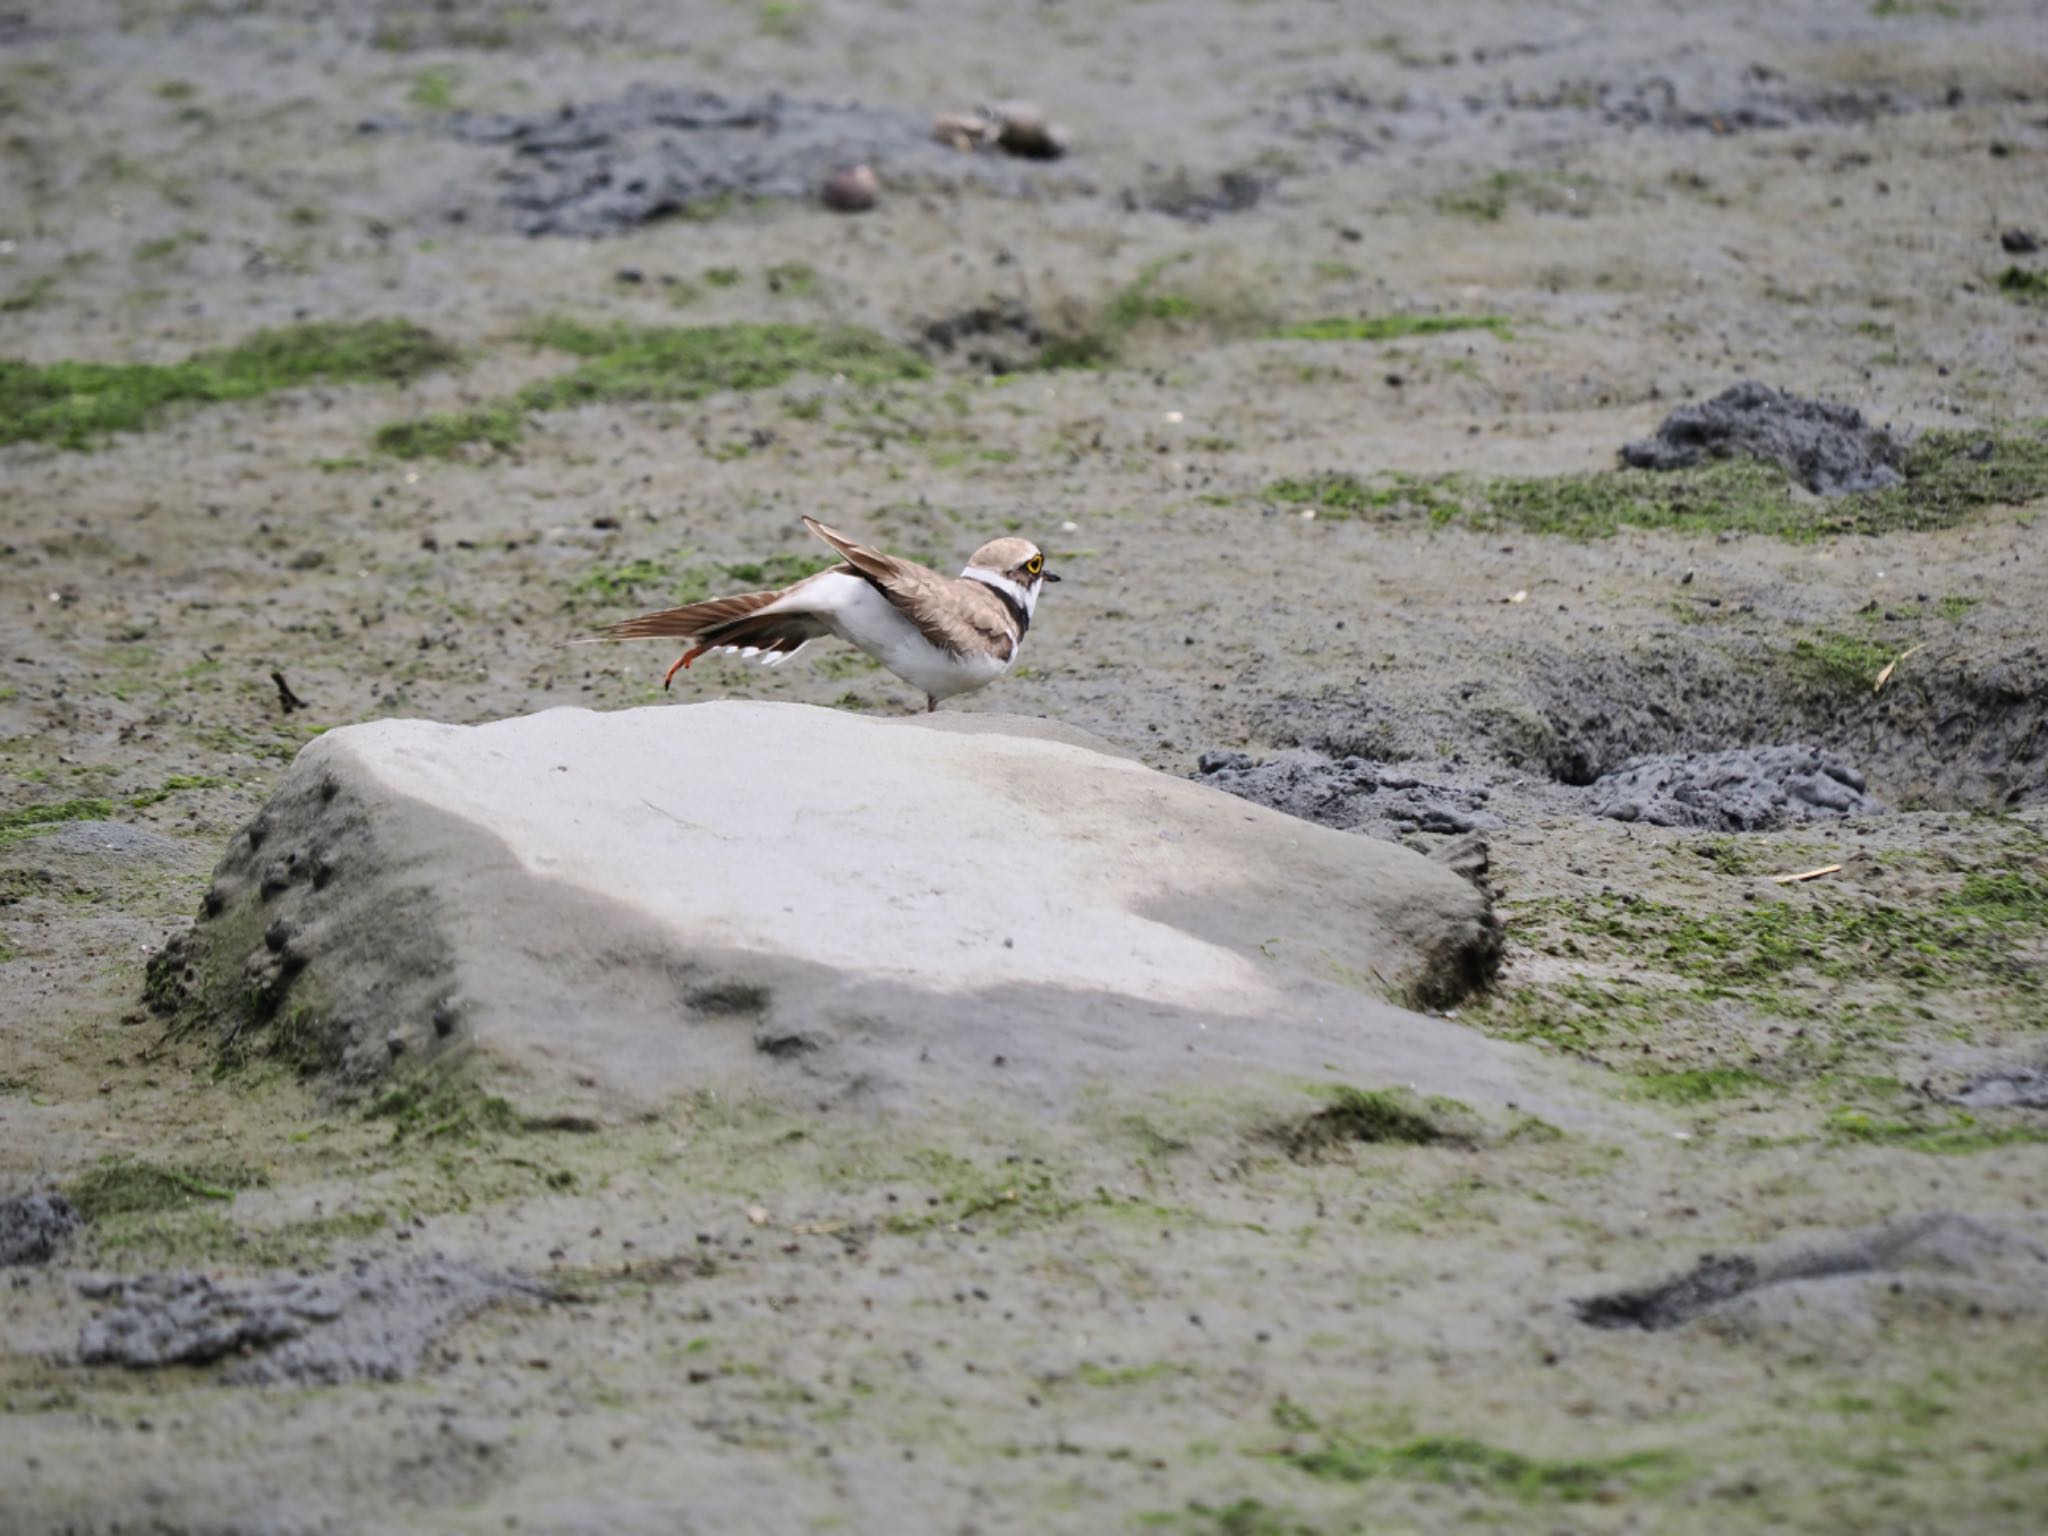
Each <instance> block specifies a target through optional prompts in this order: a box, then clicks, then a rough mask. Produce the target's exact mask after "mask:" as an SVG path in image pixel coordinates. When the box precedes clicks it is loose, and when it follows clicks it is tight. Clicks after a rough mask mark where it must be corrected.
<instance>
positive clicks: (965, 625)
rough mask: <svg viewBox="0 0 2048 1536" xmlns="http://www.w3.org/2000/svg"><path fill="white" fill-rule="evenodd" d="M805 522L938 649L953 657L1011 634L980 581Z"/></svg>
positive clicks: (999, 608)
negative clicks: (944, 573) (947, 573)
mask: <svg viewBox="0 0 2048 1536" xmlns="http://www.w3.org/2000/svg"><path fill="white" fill-rule="evenodd" d="M804 526H805V527H806V528H808V529H810V530H811V532H812V533H814V534H816V535H817V536H818V537H819V538H821V539H823V540H824V541H825V542H826V543H827V544H830V545H831V546H832V547H833V548H834V549H836V550H837V551H838V552H839V554H840V556H841V557H842V558H843V559H844V560H845V561H846V563H847V564H848V565H850V566H852V567H853V568H854V570H856V571H858V572H859V573H860V574H861V575H863V576H865V577H867V579H868V580H869V582H870V583H872V584H873V586H874V587H875V590H876V591H878V592H880V593H881V594H882V596H884V597H886V598H887V599H889V601H890V603H891V604H892V605H894V606H895V608H896V609H897V610H898V611H899V612H900V613H902V615H903V616H904V617H905V618H907V619H908V620H910V622H911V623H912V624H914V625H916V626H917V630H918V633H920V634H922V635H923V636H924V637H925V639H927V640H929V641H931V643H932V644H933V645H936V646H938V647H939V648H940V649H941V650H944V651H950V652H951V653H953V654H954V655H956V656H957V655H960V654H961V653H963V652H965V651H969V650H974V649H978V648H979V647H980V646H982V645H983V644H985V643H987V642H988V641H990V640H996V641H1000V640H1002V639H1003V638H1005V637H1012V638H1014V636H1015V634H1016V626H1015V625H1014V624H1013V623H1012V622H1011V620H1010V616H1009V614H1008V613H1007V612H1006V611H1005V610H1004V608H1003V603H1002V599H1001V598H999V597H997V596H996V595H995V593H994V592H992V591H990V590H989V589H988V588H987V587H985V586H983V585H982V584H981V583H980V582H978V581H962V580H960V579H959V578H958V577H956V576H941V575H940V574H939V573H938V572H937V571H934V570H932V569H930V568H929V567H928V566H922V565H919V564H918V563H917V562H916V561H914V560H901V559H898V558H897V557H896V556H895V555H885V554H883V553H882V552H881V551H880V550H879V549H869V548H868V547H867V546H866V545H865V544H856V543H855V542H854V541H853V540H852V539H849V538H848V537H847V536H846V535H845V534H843V533H841V532H839V531H838V530H837V529H836V528H827V527H826V526H825V525H824V524H823V523H821V522H819V521H818V520H817V519H816V518H815V517H807V518H805V519H804Z"/></svg>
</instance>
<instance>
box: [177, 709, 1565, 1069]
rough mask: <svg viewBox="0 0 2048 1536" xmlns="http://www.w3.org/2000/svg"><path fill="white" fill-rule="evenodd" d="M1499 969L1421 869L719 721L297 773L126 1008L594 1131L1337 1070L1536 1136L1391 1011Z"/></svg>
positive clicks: (444, 729)
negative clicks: (802, 1098)
mask: <svg viewBox="0 0 2048 1536" xmlns="http://www.w3.org/2000/svg"><path fill="white" fill-rule="evenodd" d="M1497 943H1498V940H1497V930H1496V929H1495V927H1494V925H1493V919H1492V916H1491V913H1490V911H1489V908H1488V903H1487V901H1486V898H1485V897H1484V896H1483V895H1482V894H1481V893H1480V892H1479V891H1478V890H1476V889H1475V888H1474V887H1473V886H1472V885H1470V884H1468V883H1467V882H1466V881H1464V880H1462V879H1460V878H1458V877H1457V876H1456V875H1455V874H1453V873H1451V872H1450V871H1449V870H1447V869H1445V868H1443V867H1441V866H1439V865H1438V864H1436V863H1434V862H1432V861H1431V860H1429V859H1426V858H1424V857H1422V856H1421V855H1419V854H1416V853H1414V852H1411V851H1410V850H1408V849H1405V848H1402V847H1399V846H1396V845H1393V844H1389V843H1385V842H1380V841H1377V840H1374V839H1370V838H1364V837H1358V836H1353V835H1348V834H1345V833H1340V832H1333V831H1329V830H1327V829H1324V828H1321V827H1317V826H1313V825H1311V824H1309V823H1307V822H1303V821H1300V820H1297V819H1295V818H1293V817H1289V816H1285V815H1281V814H1279V813H1276V812H1273V811H1270V810H1266V809H1264V808H1262V807H1259V806H1255V805H1250V804H1247V803H1246V802H1244V801H1242V800H1239V799H1236V798H1234V797H1232V796H1229V795H1224V794H1221V793H1218V792H1216V791H1214V790H1210V789H1206V788H1203V787H1201V786H1199V785H1196V784H1192V783H1188V782H1185V781H1183V780H1180V779H1176V778H1171V777H1168V776H1166V775H1164V774H1161V773H1158V772H1155V771H1153V770H1151V769H1148V768H1145V767H1143V766H1141V765H1139V764H1137V763H1134V762H1131V761H1129V760H1128V759H1126V758H1124V757H1122V756H1120V755H1118V754H1116V753H1115V752H1114V751H1113V750H1111V749H1109V748H1107V747H1106V746H1104V745H1102V744H1101V743H1097V742H1093V741H1092V740H1091V739H1089V738H1086V737H1082V736H1080V735H1079V734H1078V733H1075V732H1072V731H1070V730H1067V729H1065V728H1063V727H1057V726H1051V725H1047V724H1045V723H1043V722H1036V721H1027V720H1020V719H1007V718H1002V717H991V716H959V717H954V718H951V719H949V718H947V717H945V716H938V717H933V718H931V719H924V718H919V719H894V720H877V719H870V718H865V717H862V716H859V715H853V714H847V713H841V712H836V711H831V710H823V709H815V708H809V707H805V706H798V705H786V704H759V703H739V702H719V703H704V704H695V705H689V706H671V707H666V708H654V709H639V710H628V711H624V712H620V713H614V714H594V713H591V712H588V711H585V710H576V709H558V710H550V711H548V712H546V713H543V714H539V715H534V716H530V717H526V718H522V719H513V720H505V721H500V722H496V723H493V724H489V725H481V726H449V725H436V724H431V723H428V722H425V721H417V720H390V721H381V722H377V723H375V724H370V725H362V726H352V727H349V728H346V729H343V730H337V731H333V732H331V733H329V734H327V735H325V736H323V737H321V738H320V739H319V740H318V741H316V742H314V743H313V744H312V745H310V746H308V747H307V748H306V749H305V750H304V751H303V752H302V753H301V754H300V755H299V758H298V760H297V761H296V762H295V763H294V764H293V766H292V768H291V770H290V772H289V773H288V774H287V775H286V777H285V780H284V783H283V784H282V785H281V787H280V788H279V790H278V793H277V795H276V797H275V798H274V799H273V801H272V802H271V804H270V805H269V806H268V807H267V808H266V809H265V810H264V811H263V812H262V813H261V814H260V815H259V816H258V817H257V819H256V820H255V821H254V822H252V823H251V824H250V826H249V827H248V828H246V829H245V830H244V831H243V832H241V833H239V834H237V836H236V838H235V840H234V842H233V844H232V845H231V847H230V848H229V850H228V853H227V855H226V857H225V858H224V860H223V861H222V863H221V866H220V868H219V870H218V872H217V875H216V878H215V883H214V886H213V889H212V890H211V891H210V892H209V895H208V898H207V903H206V915H205V916H203V917H202V918H201V920H200V921H199V923H198V924H197V926H196V927H195V928H194V929H193V930H192V931H191V932H190V933H188V934H185V935H182V936H180V938H179V939H178V940H176V941H174V943H173V944H172V945H171V946H170V947H169V949H167V951H166V954H165V957H164V958H163V959H162V960H161V961H160V962H159V963H158V965H157V966H155V967H154V968H153V971H152V991H153V995H154V997H155V999H156V1000H157V1001H158V1002H159V1003H160V1004H161V1005H162V1006H165V1007H182V1008H184V1009H186V1010H187V1011H188V1013H190V1014H192V1015H194V1016H197V1017H199V1018H202V1019H204V1020H205V1021H206V1022H207V1023H208V1024H209V1026H210V1027H212V1028H214V1029H216V1030H218V1031H220V1032H221V1035H222V1037H223V1038H225V1037H226V1036H227V1035H229V1034H233V1035H234V1037H235V1040H236V1046H235V1048H236V1049H243V1048H246V1047H248V1046H249V1045H250V1044H251V1043H252V1042H255V1041H267V1042H268V1048H270V1049H273V1050H279V1051H283V1052H286V1053H288V1054H290V1055H293V1056H295V1057H296V1058H297V1059H298V1060H300V1061H301V1062H302V1063H304V1064H305V1065H306V1066H307V1067H308V1068H309V1069H312V1070H317V1071H322V1072H326V1073H329V1074H332V1075H334V1076H335V1077H336V1078H337V1079H338V1080H340V1081H345V1082H346V1081H354V1082H363V1081H368V1080H373V1079H375V1078H376V1077H378V1076H379V1075H380V1074H383V1073H385V1072H387V1071H388V1070H390V1069H391V1068H392V1066H393V1065H394V1063H397V1064H410V1063H412V1062H416V1061H418V1060H421V1059H423V1058H428V1057H431V1056H433V1055H434V1054H435V1053H437V1052H446V1051H449V1050H452V1049H456V1048H462V1047H470V1046H473V1047H476V1048H478V1049H479V1051H480V1052H481V1054H482V1056H483V1057H484V1058H486V1059H489V1060H494V1061H498V1062H500V1063H504V1064H507V1065H509V1066H512V1067H514V1068H516V1069H518V1070H517V1072H516V1074H515V1075H516V1076H517V1077H518V1078H519V1079H520V1080H521V1081H524V1082H526V1083H528V1084H530V1085H534V1086H536V1087H538V1088H541V1089H547V1090H558V1091H560V1092H563V1093H568V1094H570V1095H572V1096H573V1095H574V1094H575V1093H576V1092H578V1091H579V1090H580V1091H581V1092H582V1093H583V1094H584V1096H586V1097H587V1098H589V1099H592V1100H594V1101H599V1102H603V1103H607V1104H614V1105H645V1104H648V1103H651V1102H658V1101H660V1100H662V1099H664V1098H666V1097H672V1096H674V1095H676V1094H679V1093H683V1092H687V1091H692V1090H702V1089H710V1090H714V1091H717V1092H721V1093H735V1092H737V1093H747V1092H759V1091H769V1092H774V1091H786V1090H790V1089H798V1090H801V1091H803V1092H805V1093H808V1094H811V1095H812V1096H813V1097H814V1098H818V1099H838V1098H843V1097H846V1096H858V1097H871V1098H874V1099H877V1100H879V1101H881V1102H884V1103H889V1104H909V1105H916V1104H919V1103H924V1102H931V1101H936V1100H939V1099H941V1098H943V1099H944V1100H945V1101H947V1102H952V1103H956V1104H958V1103H966V1102H970V1101H972V1100H973V1099H974V1098H976V1096H978V1095H999V1096H1000V1097H1001V1098H1002V1100H1003V1101H1004V1102H1005V1103H1006V1104H1012V1105H1019V1106H1025V1107H1045V1108H1051V1109H1055V1110H1056V1109H1059V1108H1061V1107H1062V1106H1066V1105H1068V1104H1070V1103H1072V1102H1073V1101H1074V1099H1075V1098H1076V1096H1077V1095H1079V1094H1082V1093H1087V1092H1093V1091H1097V1090H1098V1089H1100V1088H1102V1087H1107V1088H1111V1089H1119V1088H1121V1089H1144V1090H1149V1089H1151V1088H1153V1087H1155V1086H1166V1087H1171V1086H1173V1085H1177V1084H1188V1083H1205V1082H1206V1083H1223V1084H1229V1083H1234V1082H1237V1081H1241V1080H1243V1079H1244V1078H1245V1077H1246V1076H1247V1075H1248V1074H1254V1073H1264V1074H1273V1075H1275V1076H1278V1077H1287V1078H1294V1079H1301V1078H1314V1079H1321V1080H1328V1079H1329V1078H1330V1077H1331V1075H1332V1074H1333V1073H1335V1074H1337V1075H1339V1076H1341V1077H1343V1078H1344V1079H1345V1080H1347V1081H1351V1082H1355V1083H1359V1084H1363V1085H1372V1084H1404V1085H1411V1086H1414V1087H1416V1088H1419V1089H1421V1090H1422V1091H1424V1092H1431V1093H1438V1092H1441V1093H1448V1094H1453V1095H1456V1096H1458V1097H1461V1098H1466V1099H1473V1100H1479V1101H1492V1102H1508V1101H1515V1100H1517V1099H1519V1100H1520V1101H1521V1102H1522V1103H1524V1104H1525V1105H1527V1106H1528V1107H1531V1108H1537V1107H1539V1104H1540V1102H1541V1101H1542V1099H1543V1098H1544V1095H1542V1094H1541V1093H1540V1092H1538V1091H1536V1090H1535V1089H1534V1087H1533V1086H1532V1085H1531V1084H1530V1083H1529V1082H1528V1081H1526V1074H1527V1072H1528V1070H1529V1063H1528V1059H1527V1057H1526V1056H1525V1054H1524V1053H1521V1052H1518V1051H1515V1050H1513V1049H1511V1048H1506V1047H1499V1046H1496V1045H1494V1044H1492V1043H1491V1042H1489V1041H1487V1040H1485V1039H1484V1038H1483V1037H1481V1036H1479V1035H1477V1034H1476V1033H1475V1032H1473V1031H1470V1030H1467V1029H1465V1028H1463V1027H1462V1026H1460V1025H1458V1024H1456V1023H1454V1022H1451V1021H1447V1020H1444V1019H1441V1018H1434V1017H1429V1016H1426V1015H1423V1014H1419V1013H1415V1012H1411V1011H1408V1010H1407V1009H1405V1008H1403V1007H1401V1006H1398V1005H1397V1002H1396V1001H1395V1000H1396V999H1399V1000H1405V1001H1410V1002H1422V1003H1425V1004H1442V1003H1446V1002H1449V1001H1451V1000H1453V999H1455V997H1457V996H1458V995H1459V994H1460V993H1461V992H1462V991H1463V990H1464V989H1465V988H1466V987H1467V986H1468V985H1470V984H1471V982H1472V981H1473V980H1474V979H1475V978H1477V977H1478V976H1480V975H1482V974H1483V973H1484V970H1485V968H1486V967H1487V965H1488V964H1489V963H1490V961H1491V958H1492V955H1493V953H1494V952H1495V950H1496V948H1497Z"/></svg>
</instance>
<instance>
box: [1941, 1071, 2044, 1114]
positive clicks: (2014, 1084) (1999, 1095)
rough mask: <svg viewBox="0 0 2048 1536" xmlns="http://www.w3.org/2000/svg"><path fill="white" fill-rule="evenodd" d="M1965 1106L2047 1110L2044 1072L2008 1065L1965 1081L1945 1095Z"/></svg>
mask: <svg viewBox="0 0 2048 1536" xmlns="http://www.w3.org/2000/svg"><path fill="white" fill-rule="evenodd" d="M1949 1102H1950V1103H1952V1104H1960V1105H1962V1106H1963V1108H1965V1109H2048V1071H2039V1070H2036V1069H2034V1068H2031V1067H2008V1068H2006V1069H2005V1070H2004V1071H2002V1072H1992V1073H1988V1074H1987V1075H1985V1076H1983V1077H1979V1078H1975V1079H1973V1080H1972V1081H1970V1082H1968V1083H1965V1084H1964V1085H1963V1086H1962V1087H1961V1088H1958V1089H1957V1090H1956V1091H1955V1092H1954V1093H1952V1094H1950V1095H1949Z"/></svg>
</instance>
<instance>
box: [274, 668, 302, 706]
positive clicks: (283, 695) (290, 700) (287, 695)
mask: <svg viewBox="0 0 2048 1536" xmlns="http://www.w3.org/2000/svg"><path fill="white" fill-rule="evenodd" d="M270 680H271V681H272V682H273V683H275V684H277V702H278V703H280V704H282V705H283V706H284V712H285V713H286V714H290V713H291V712H292V711H293V710H295V709H310V708H312V706H311V705H310V704H308V703H307V702H306V701H305V700H304V699H302V698H300V697H299V696H298V695H297V694H296V693H293V692H292V685H291V684H290V683H288V682H286V681H285V680H284V674H283V673H282V672H273V673H271V674H270Z"/></svg>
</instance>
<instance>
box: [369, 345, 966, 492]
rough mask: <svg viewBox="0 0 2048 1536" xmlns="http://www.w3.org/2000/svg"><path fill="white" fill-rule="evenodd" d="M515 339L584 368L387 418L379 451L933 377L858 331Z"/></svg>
mask: <svg viewBox="0 0 2048 1536" xmlns="http://www.w3.org/2000/svg"><path fill="white" fill-rule="evenodd" d="M519 339H520V340H522V341H524V342H527V343H529V344H530V345H533V346H538V347H546V348H549V349H550V350H553V351H557V352H567V353H570V354H572V355H574V356H577V357H581V358H583V359H585V362H584V364H583V366H582V367H580V368H575V369H572V370H570V371H569V372H568V373H561V374H556V375H554V376H553V377H551V378H545V379H539V380H536V381H535V382H534V383H532V384H529V385H527V386H526V388H524V389H522V390H520V391H519V393H518V394H516V395H514V396H513V397H512V398H510V399H508V400H495V401H489V402H487V403H485V404H484V405H481V406H478V407H476V408H475V409H473V410H466V411H452V412H447V413H444V414H440V415H433V416H424V417H418V418H415V419H412V420H408V421H395V422H391V423H390V424H388V425H386V426H384V427H382V428H380V429H379V430H378V432H377V435H376V438H375V440H374V441H375V443H376V446H377V448H378V449H379V450H381V451H382V452H385V453H390V454H394V455H397V456H398V457H401V458H442V459H454V458H462V457H467V456H469V455H470V454H471V453H472V452H474V451H476V450H482V451H484V452H487V453H507V452H510V451H511V450H512V449H513V448H515V447H517V446H518V444H519V442H520V439H521V437H522V436H523V435H524V432H525V421H526V413H527V412H529V411H552V410H561V409H565V408H567V407H570V406H576V405H607V404H632V403H637V402H643V401H669V402H678V401H688V400H701V399H704V398H705V397H706V396H708V395H715V394H719V393H721V392H723V391H726V390H757V389H769V388H772V387H774V386H775V385H777V384H781V383H783V382H785V381H786V380H788V379H791V378H794V377H796V376H797V375H799V374H823V375H826V376H829V377H834V378H839V379H843V380H844V381H846V383H848V384H850V385H852V386H854V387H856V388H872V387H875V386H878V385H882V384H892V383H897V382H900V381H904V380H910V379H921V378H925V377H928V376H929V374H930V372H931V369H930V367H929V366H928V365H927V364H926V363H925V361H924V360H923V359H922V358H920V357H918V356H917V355H916V354H915V353H912V352H908V351H906V350H904V349H903V348H902V347H899V346H897V345H896V344H895V343H894V342H891V341H888V340H885V339H884V338H883V337H881V336H878V335H876V334H875V333H874V332H873V331H869V330H863V329H861V328H860V327H858V326H808V325H737V324H735V325H690V326H647V327H643V326H631V325H624V324H613V325H586V324H584V323H583V322H581V321H576V320H566V319H559V318H557V319H549V320H542V321H539V322H537V323H535V324H534V325H531V326H529V327H527V328H526V330H524V331H523V332H521V333H520V338H519Z"/></svg>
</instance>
